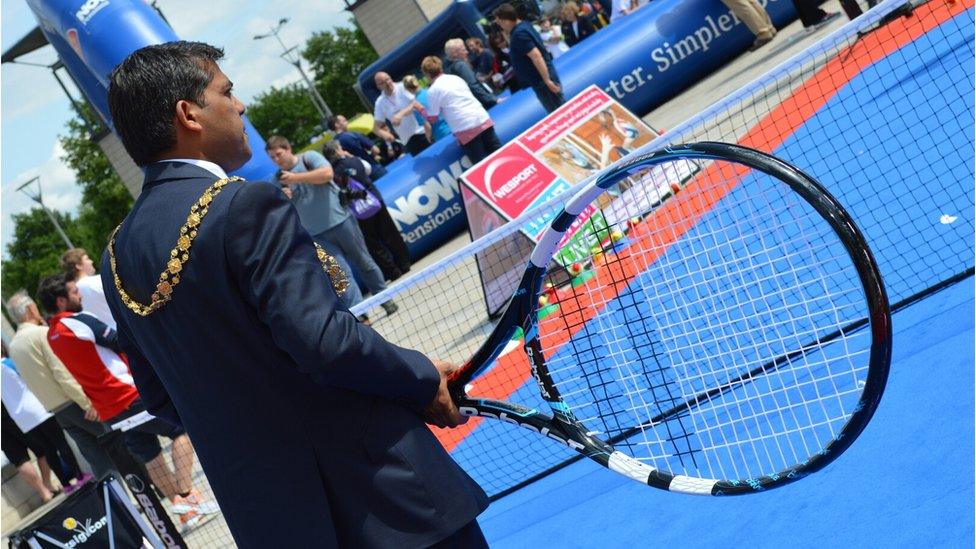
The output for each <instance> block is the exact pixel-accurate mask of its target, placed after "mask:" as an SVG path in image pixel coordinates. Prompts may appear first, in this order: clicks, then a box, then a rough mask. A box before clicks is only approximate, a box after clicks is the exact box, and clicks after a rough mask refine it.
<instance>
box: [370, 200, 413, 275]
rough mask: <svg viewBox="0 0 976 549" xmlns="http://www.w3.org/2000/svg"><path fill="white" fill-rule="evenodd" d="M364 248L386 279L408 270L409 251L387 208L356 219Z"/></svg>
mask: <svg viewBox="0 0 976 549" xmlns="http://www.w3.org/2000/svg"><path fill="white" fill-rule="evenodd" d="M357 221H358V222H359V230H360V231H362V233H363V240H365V241H366V249H367V250H369V255H371V256H372V257H373V261H375V262H376V264H377V265H379V267H380V270H381V271H383V276H384V277H386V278H387V279H388V280H396V279H397V278H400V276H402V275H403V274H404V273H406V272H407V271H409V270H410V252H409V251H408V250H407V244H406V242H404V241H403V236H401V235H400V231H399V230H397V227H396V223H394V222H393V218H392V217H390V212H389V211H387V209H386V208H385V207H384V208H381V209H380V211H379V212H378V213H377V214H376V215H374V216H373V217H370V218H369V219H358V220H357Z"/></svg>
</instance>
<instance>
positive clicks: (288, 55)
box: [254, 17, 332, 130]
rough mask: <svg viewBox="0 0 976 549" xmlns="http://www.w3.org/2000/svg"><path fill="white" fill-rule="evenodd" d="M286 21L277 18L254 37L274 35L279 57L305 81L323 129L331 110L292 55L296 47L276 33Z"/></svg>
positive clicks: (299, 61) (258, 38)
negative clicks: (281, 51) (276, 22)
mask: <svg viewBox="0 0 976 549" xmlns="http://www.w3.org/2000/svg"><path fill="white" fill-rule="evenodd" d="M287 22H288V18H287V17H283V18H281V19H279V20H278V24H277V25H275V26H274V28H272V29H271V30H269V31H268V32H267V33H265V34H258V35H255V36H254V39H255V40H261V39H263V38H268V37H269V36H274V37H275V40H277V41H278V44H280V45H281V49H283V50H284V53H282V54H281V57H282V58H283V59H284V60H285V61H287V62H288V63H290V64H292V65H294V66H295V68H296V69H298V72H299V73H300V74H301V75H302V80H304V81H305V87H306V88H308V95H309V97H310V98H311V99H312V105H314V106H315V110H317V111H318V113H319V116H320V117H321V118H322V129H323V130H324V129H326V127H327V126H326V124H327V122H328V120H329V117H330V116H332V111H331V110H330V109H329V105H327V104H326V103H325V99H322V96H321V95H319V91H318V90H317V89H315V84H313V83H312V80H311V79H310V78H309V77H308V75H307V74H305V70H304V69H302V63H301V60H300V59H299V58H298V56H296V55H293V54H294V53H295V48H296V47H295V46H292V47H290V48H289V47H287V46H285V43H284V42H282V41H281V36H279V35H278V34H279V33H280V32H281V27H283V26H285V23H287Z"/></svg>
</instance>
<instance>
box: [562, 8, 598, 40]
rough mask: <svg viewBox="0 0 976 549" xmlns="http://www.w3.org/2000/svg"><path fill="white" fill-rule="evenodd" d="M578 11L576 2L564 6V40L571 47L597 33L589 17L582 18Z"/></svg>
mask: <svg viewBox="0 0 976 549" xmlns="http://www.w3.org/2000/svg"><path fill="white" fill-rule="evenodd" d="M578 11H579V7H577V5H576V3H575V2H566V3H565V4H563V8H562V13H561V15H562V20H563V24H562V27H563V40H565V41H566V45H567V46H569V47H573V46H575V45H576V44H579V43H580V42H582V41H583V39H585V38H586V37H587V36H589V35H591V34H593V33H594V32H596V29H594V28H593V23H591V22H590V19H589V18H588V17H580V16H579V13H578Z"/></svg>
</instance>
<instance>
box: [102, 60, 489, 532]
mask: <svg viewBox="0 0 976 549" xmlns="http://www.w3.org/2000/svg"><path fill="white" fill-rule="evenodd" d="M222 56H223V52H222V51H221V50H219V49H217V48H214V47H212V46H208V45H206V44H200V43H191V42H173V43H168V44H162V45H158V46H150V47H147V48H143V49H141V50H139V51H136V52H135V53H133V54H132V55H130V56H129V57H128V58H127V59H126V60H125V61H123V62H122V64H121V65H119V67H117V68H116V69H115V70H114V71H113V73H112V75H111V79H110V85H109V106H110V108H111V112H112V117H113V120H114V122H115V127H116V130H117V131H118V132H119V135H120V137H121V138H122V142H123V144H124V145H125V147H126V150H127V151H128V152H129V154H130V155H131V156H132V158H133V159H134V160H135V161H136V163H137V164H139V165H142V166H145V167H146V180H145V183H144V186H143V190H142V194H141V195H140V196H139V198H138V200H136V203H135V205H134V206H133V208H132V211H131V212H130V213H129V215H128V216H127V217H126V219H125V220H124V221H123V223H122V224H121V225H120V228H119V229H118V230H117V231H116V233H114V234H113V236H112V239H111V240H110V242H109V246H108V249H107V253H106V257H105V258H103V260H102V264H103V268H104V272H110V273H112V275H113V276H111V277H108V276H107V277H105V290H106V297H107V298H108V303H109V307H110V308H111V310H112V314H113V316H114V317H115V319H116V320H117V322H118V333H119V341H120V343H121V345H122V347H123V348H124V350H125V352H126V353H127V355H128V358H129V365H130V368H131V370H132V374H133V377H134V378H135V381H136V385H137V386H138V387H139V391H140V393H141V394H142V397H143V399H144V401H145V404H146V406H147V408H148V409H149V411H150V412H152V413H153V414H154V415H157V416H159V417H162V418H164V419H166V420H168V421H170V422H172V423H175V424H180V425H182V426H184V427H185V429H186V430H187V432H189V434H190V436H191V437H192V438H193V440H194V444H195V446H196V450H197V454H198V456H199V458H200V462H201V464H202V465H203V468H204V471H205V472H206V473H207V477H208V479H209V480H210V484H211V486H212V487H213V489H214V493H215V495H216V496H217V499H218V501H219V502H220V506H221V508H222V510H223V512H224V516H225V517H226V519H227V523H228V526H229V527H230V530H231V532H232V533H233V535H234V539H235V541H236V542H237V545H238V546H240V547H255V548H261V549H264V548H268V547H337V546H343V547H428V546H432V545H441V544H447V545H449V546H471V545H473V546H476V547H477V546H484V545H485V543H484V538H483V536H482V535H481V531H480V529H479V528H478V526H477V523H476V522H475V520H474V519H475V517H476V516H477V515H478V514H479V513H480V512H481V511H482V510H484V509H485V507H486V506H487V499H486V497H485V494H484V492H483V491H482V490H481V488H480V487H478V486H477V484H476V483H475V482H474V481H473V480H472V479H471V478H470V477H468V475H467V474H465V473H464V472H463V471H462V470H461V469H460V468H459V467H458V466H457V464H455V463H454V461H453V460H452V459H451V458H450V456H449V455H448V454H447V453H446V452H445V451H444V449H443V448H442V447H441V446H440V445H439V444H438V442H437V440H436V439H435V438H434V436H433V434H432V433H431V432H430V431H429V430H428V428H427V426H426V425H425V424H424V419H426V420H427V421H428V422H431V423H433V424H435V425H438V426H448V427H452V426H456V425H458V424H459V423H461V422H462V421H463V419H462V418H461V416H460V414H459V413H458V411H457V408H456V407H455V406H454V405H453V403H452V402H451V399H450V396H449V395H448V393H447V384H446V377H447V375H448V374H449V373H450V371H451V370H452V367H451V366H450V365H448V364H446V363H442V362H433V363H432V362H431V360H429V359H428V358H426V357H425V356H423V355H422V354H420V353H418V352H416V351H411V350H407V349H403V348H400V347H397V346H395V345H392V344H390V343H388V342H387V341H385V340H383V338H382V337H380V336H379V335H378V334H377V333H376V332H374V331H372V329H370V328H368V327H366V326H363V325H361V324H359V323H358V322H357V321H356V318H355V317H354V316H353V315H352V314H350V313H349V312H348V311H345V310H340V309H339V308H338V307H337V305H336V303H337V293H336V292H337V291H339V292H341V291H342V281H341V280H339V279H338V277H333V276H331V275H333V274H337V273H336V268H335V266H334V265H333V264H331V263H330V262H329V261H328V259H329V258H328V257H325V253H324V252H322V251H321V250H317V249H316V247H315V246H314V244H313V241H312V238H311V237H310V236H309V235H308V233H307V232H306V231H305V230H304V229H303V228H302V226H301V223H300V221H299V218H298V215H297V214H296V212H295V209H294V207H293V206H292V205H291V204H290V203H289V201H288V200H287V199H286V198H285V196H284V194H283V193H282V192H281V191H280V190H279V189H278V188H277V187H275V186H274V185H271V184H268V183H245V182H243V181H241V180H236V179H234V178H230V179H229V178H226V176H225V170H227V171H230V170H234V169H236V168H238V167H240V166H241V165H243V164H244V163H245V162H246V161H247V159H248V158H249V157H250V154H251V152H250V147H249V145H248V140H247V135H246V134H245V132H244V125H243V122H242V119H241V115H242V114H243V113H244V106H243V105H242V104H241V103H240V102H239V101H238V100H237V99H236V98H235V97H234V95H233V93H232V84H231V82H230V81H229V80H228V79H227V77H226V76H225V75H224V74H223V73H222V72H221V71H220V68H219V67H218V66H217V61H218V60H219V59H220V58H221V57H222ZM160 271H162V274H160ZM113 279H114V280H113Z"/></svg>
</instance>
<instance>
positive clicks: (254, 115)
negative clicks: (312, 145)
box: [247, 84, 325, 149]
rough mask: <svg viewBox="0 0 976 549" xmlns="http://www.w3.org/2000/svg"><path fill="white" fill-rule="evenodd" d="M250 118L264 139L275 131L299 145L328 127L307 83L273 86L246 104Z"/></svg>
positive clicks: (276, 133) (298, 146) (274, 133)
mask: <svg viewBox="0 0 976 549" xmlns="http://www.w3.org/2000/svg"><path fill="white" fill-rule="evenodd" d="M247 118H248V119H249V120H250V121H251V124H253V125H254V128H255V129H257V130H258V132H260V133H261V135H262V136H264V138H265V139H267V138H269V137H271V136H272V135H281V136H284V137H286V138H288V140H289V141H291V142H292V143H294V144H295V146H296V147H297V148H298V149H300V148H302V146H303V145H305V144H306V143H308V142H309V140H310V139H311V138H312V137H313V136H315V135H318V134H319V133H321V132H323V131H324V130H325V128H319V129H318V130H316V127H317V126H321V125H322V122H321V120H320V118H319V113H318V111H317V110H315V106H314V105H313V104H312V100H311V99H309V97H308V91H307V90H306V88H305V86H304V84H290V85H288V86H285V87H283V88H271V90H269V91H266V92H264V93H261V94H259V95H257V96H256V97H255V98H254V100H253V101H252V102H251V104H250V105H248V107H247Z"/></svg>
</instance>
